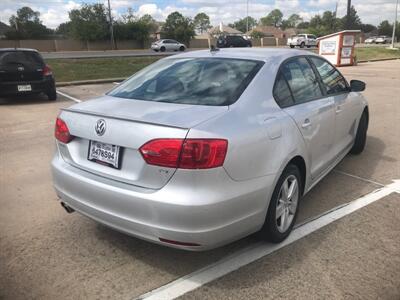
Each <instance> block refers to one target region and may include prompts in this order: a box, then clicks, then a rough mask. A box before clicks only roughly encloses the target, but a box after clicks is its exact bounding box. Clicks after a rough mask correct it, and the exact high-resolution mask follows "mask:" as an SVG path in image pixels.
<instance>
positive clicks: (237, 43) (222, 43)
mask: <svg viewBox="0 0 400 300" xmlns="http://www.w3.org/2000/svg"><path fill="white" fill-rule="evenodd" d="M251 46H252V45H251V41H249V40H246V39H245V38H244V37H242V36H240V35H224V36H220V37H219V38H218V40H217V47H218V48H229V47H251Z"/></svg>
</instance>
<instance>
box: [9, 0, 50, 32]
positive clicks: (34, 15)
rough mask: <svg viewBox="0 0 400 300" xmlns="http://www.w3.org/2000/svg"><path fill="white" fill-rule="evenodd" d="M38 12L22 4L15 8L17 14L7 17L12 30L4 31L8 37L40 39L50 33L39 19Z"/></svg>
mask: <svg viewBox="0 0 400 300" xmlns="http://www.w3.org/2000/svg"><path fill="white" fill-rule="evenodd" d="M39 17H40V13H39V12H38V11H34V10H32V8H30V7H27V6H24V7H22V8H20V9H18V10H17V15H12V16H11V17H10V19H9V22H10V26H11V27H12V28H13V29H12V30H10V31H8V32H6V34H5V35H6V37H7V38H9V39H40V38H44V37H46V36H48V35H49V34H51V33H52V30H51V29H49V28H47V27H46V26H44V25H43V24H42V21H40V18H39Z"/></svg>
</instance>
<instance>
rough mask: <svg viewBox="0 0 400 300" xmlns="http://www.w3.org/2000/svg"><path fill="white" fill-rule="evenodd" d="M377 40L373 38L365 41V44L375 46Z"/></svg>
mask: <svg viewBox="0 0 400 300" xmlns="http://www.w3.org/2000/svg"><path fill="white" fill-rule="evenodd" d="M376 38H377V36H371V37H369V38H367V39H366V40H365V41H364V43H365V44H374V43H375V40H376Z"/></svg>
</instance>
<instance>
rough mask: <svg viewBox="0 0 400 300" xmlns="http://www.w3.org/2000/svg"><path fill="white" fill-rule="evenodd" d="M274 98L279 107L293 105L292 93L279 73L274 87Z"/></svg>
mask: <svg viewBox="0 0 400 300" xmlns="http://www.w3.org/2000/svg"><path fill="white" fill-rule="evenodd" d="M274 98H275V100H276V102H277V103H278V105H279V106H280V107H282V108H283V107H288V106H291V105H293V104H294V100H293V97H292V93H291V92H290V89H289V86H288V84H287V82H286V79H285V78H284V77H283V75H282V73H281V72H279V73H278V76H277V77H276V81H275V86H274Z"/></svg>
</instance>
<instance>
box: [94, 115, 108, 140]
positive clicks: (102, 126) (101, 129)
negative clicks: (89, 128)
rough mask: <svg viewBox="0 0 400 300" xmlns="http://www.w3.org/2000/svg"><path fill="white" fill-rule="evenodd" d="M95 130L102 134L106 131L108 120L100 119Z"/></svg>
mask: <svg viewBox="0 0 400 300" xmlns="http://www.w3.org/2000/svg"><path fill="white" fill-rule="evenodd" d="M94 130H95V131H96V133H97V135H99V136H102V135H103V134H104V132H106V121H104V120H103V119H100V120H98V121H97V123H96V126H95V127H94Z"/></svg>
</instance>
